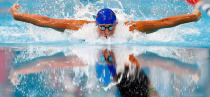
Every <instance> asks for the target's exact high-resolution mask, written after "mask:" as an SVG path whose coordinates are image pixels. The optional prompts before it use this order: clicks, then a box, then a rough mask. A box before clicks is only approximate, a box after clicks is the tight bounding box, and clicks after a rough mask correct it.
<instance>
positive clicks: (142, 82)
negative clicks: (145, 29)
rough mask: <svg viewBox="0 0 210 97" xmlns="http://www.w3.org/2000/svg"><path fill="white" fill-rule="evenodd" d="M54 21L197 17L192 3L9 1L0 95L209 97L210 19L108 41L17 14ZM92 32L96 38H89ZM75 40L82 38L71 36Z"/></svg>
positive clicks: (122, 33) (0, 23) (0, 49)
mask: <svg viewBox="0 0 210 97" xmlns="http://www.w3.org/2000/svg"><path fill="white" fill-rule="evenodd" d="M15 3H20V4H21V8H20V9H19V11H20V12H25V13H31V14H39V15H43V16H48V17H51V18H65V19H85V20H94V16H95V14H96V13H97V11H98V10H99V9H101V8H104V7H107V8H111V9H113V11H114V12H115V13H116V15H117V19H118V22H119V23H120V22H124V21H129V20H135V21H137V20H155V19H161V18H164V17H169V16H174V15H182V14H190V13H192V11H193V9H194V7H193V6H191V5H189V4H187V3H186V2H184V0H149V1H148V0H121V1H120V0H67V1H66V0H44V1H43V0H17V1H14V0H1V1H0V97H147V96H151V97H209V95H210V79H209V77H210V70H209V69H210V67H209V65H210V49H209V48H210V38H209V37H210V23H209V22H210V17H209V16H208V15H207V14H206V12H205V11H202V10H201V12H202V18H201V19H200V20H199V21H197V22H191V23H186V24H182V25H179V26H176V27H172V28H166V29H161V30H158V31H157V32H155V33H152V34H148V35H146V34H143V33H141V32H137V31H134V33H127V27H126V26H125V25H120V24H119V25H120V26H118V27H117V29H116V32H117V34H115V35H114V37H112V38H109V39H100V38H98V37H97V36H96V34H95V33H97V32H96V31H95V30H94V28H95V25H94V24H90V25H85V26H84V27H83V28H82V29H81V30H79V31H78V32H77V33H79V35H78V34H72V32H71V31H66V32H65V33H60V32H58V31H56V30H53V29H51V28H42V27H37V26H35V25H32V24H29V23H24V22H20V21H16V20H14V19H13V18H12V16H11V14H10V13H9V8H10V7H11V6H12V5H13V4H15ZM87 33H88V35H87ZM71 36H74V37H71Z"/></svg>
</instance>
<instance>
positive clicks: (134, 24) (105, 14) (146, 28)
mask: <svg viewBox="0 0 210 97" xmlns="http://www.w3.org/2000/svg"><path fill="white" fill-rule="evenodd" d="M19 7H20V4H14V5H13V6H12V7H11V8H10V12H11V14H12V16H13V17H14V19H16V20H19V21H24V22H28V23H32V24H34V25H37V26H41V27H49V28H53V29H56V30H59V31H64V30H65V29H70V30H79V29H80V28H81V27H82V26H83V25H84V24H88V23H96V26H97V32H98V35H99V36H100V37H105V38H108V37H111V36H112V35H113V34H114V33H115V28H116V26H117V24H118V23H117V21H116V20H117V19H116V15H115V13H114V12H113V11H112V10H111V9H108V8H104V9H101V10H100V11H99V12H98V13H97V15H96V21H87V20H67V19H53V18H48V17H45V16H40V15H34V14H27V13H20V12H19V11H18V8H19ZM200 17H201V12H200V11H199V10H198V9H195V10H194V12H193V13H192V14H186V15H177V16H172V17H167V18H163V19H160V20H151V21H127V22H125V23H124V24H125V25H127V26H129V31H131V32H132V31H134V30H137V31H140V32H143V33H146V34H149V33H152V32H155V31H157V30H158V29H161V28H168V27H173V26H177V25H179V24H183V23H188V22H193V21H197V20H199V19H200Z"/></svg>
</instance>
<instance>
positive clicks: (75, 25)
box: [65, 20, 96, 30]
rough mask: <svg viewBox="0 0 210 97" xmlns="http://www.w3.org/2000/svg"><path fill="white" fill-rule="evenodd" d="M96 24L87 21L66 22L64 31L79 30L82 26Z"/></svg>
mask: <svg viewBox="0 0 210 97" xmlns="http://www.w3.org/2000/svg"><path fill="white" fill-rule="evenodd" d="M89 23H96V21H87V20H67V21H66V23H65V24H66V27H65V28H66V29H71V30H79V29H80V28H81V27H82V26H83V25H84V24H89Z"/></svg>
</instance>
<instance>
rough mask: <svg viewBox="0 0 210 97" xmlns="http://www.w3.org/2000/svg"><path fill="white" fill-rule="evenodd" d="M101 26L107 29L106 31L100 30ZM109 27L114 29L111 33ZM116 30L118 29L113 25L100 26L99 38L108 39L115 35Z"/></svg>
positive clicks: (98, 29) (98, 30)
mask: <svg viewBox="0 0 210 97" xmlns="http://www.w3.org/2000/svg"><path fill="white" fill-rule="evenodd" d="M100 26H105V27H106V29H105V30H104V31H102V30H101V29H100ZM109 26H112V27H113V29H112V30H111V31H110V30H109V29H108V27H109ZM115 28H116V25H113V24H99V25H98V27H97V32H98V34H99V36H102V37H105V38H106V39H107V38H108V37H110V36H112V35H113V34H114V31H115Z"/></svg>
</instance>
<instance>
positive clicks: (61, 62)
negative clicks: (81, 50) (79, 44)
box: [13, 56, 86, 74]
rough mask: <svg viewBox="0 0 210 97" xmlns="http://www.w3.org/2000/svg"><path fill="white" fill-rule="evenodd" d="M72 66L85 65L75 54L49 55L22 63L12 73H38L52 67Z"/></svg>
mask: <svg viewBox="0 0 210 97" xmlns="http://www.w3.org/2000/svg"><path fill="white" fill-rule="evenodd" d="M74 66H86V64H84V63H83V61H82V60H81V59H79V58H78V57H77V56H68V57H65V56H63V57H56V58H55V57H51V56H49V58H44V59H37V60H34V61H31V62H30V63H26V64H22V67H19V68H15V69H14V70H13V73H15V74H31V73H38V72H42V71H44V70H49V69H53V68H64V67H74Z"/></svg>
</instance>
